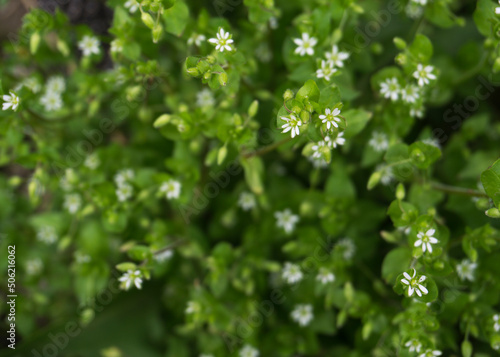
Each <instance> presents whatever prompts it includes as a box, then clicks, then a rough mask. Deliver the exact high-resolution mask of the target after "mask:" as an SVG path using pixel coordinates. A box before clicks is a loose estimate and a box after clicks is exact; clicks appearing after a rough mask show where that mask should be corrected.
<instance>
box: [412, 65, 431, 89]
mask: <svg viewBox="0 0 500 357" xmlns="http://www.w3.org/2000/svg"><path fill="white" fill-rule="evenodd" d="M433 70H434V67H432V66H425V67H424V65H422V64H419V65H418V66H417V70H416V71H415V72H413V77H415V78H416V79H417V80H418V85H419V86H420V87H423V86H424V85H426V84H429V80H430V79H436V76H435V75H434V74H433V73H432V71H433Z"/></svg>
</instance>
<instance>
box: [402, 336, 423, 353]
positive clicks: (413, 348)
mask: <svg viewBox="0 0 500 357" xmlns="http://www.w3.org/2000/svg"><path fill="white" fill-rule="evenodd" d="M405 347H408V349H409V350H410V352H420V349H421V348H422V344H421V343H420V341H419V340H417V339H416V338H412V339H411V340H409V341H408V342H406V343H405Z"/></svg>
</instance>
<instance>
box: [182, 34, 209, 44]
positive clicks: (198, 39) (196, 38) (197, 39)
mask: <svg viewBox="0 0 500 357" xmlns="http://www.w3.org/2000/svg"><path fill="white" fill-rule="evenodd" d="M206 39H207V38H206V37H205V36H204V35H200V34H197V33H193V34H192V35H191V37H189V38H188V41H187V43H188V45H189V46H192V45H193V44H194V45H196V46H197V47H200V46H201V44H202V42H203V41H205V40H206Z"/></svg>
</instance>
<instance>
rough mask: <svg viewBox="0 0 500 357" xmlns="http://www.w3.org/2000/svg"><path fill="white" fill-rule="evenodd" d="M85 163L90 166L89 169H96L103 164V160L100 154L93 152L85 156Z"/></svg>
mask: <svg viewBox="0 0 500 357" xmlns="http://www.w3.org/2000/svg"><path fill="white" fill-rule="evenodd" d="M83 164H84V165H85V166H86V167H88V168H89V169H91V170H95V169H97V168H98V167H99V165H100V164H101V160H99V155H97V153H92V154H90V155H89V156H87V157H86V158H85V161H84V163H83Z"/></svg>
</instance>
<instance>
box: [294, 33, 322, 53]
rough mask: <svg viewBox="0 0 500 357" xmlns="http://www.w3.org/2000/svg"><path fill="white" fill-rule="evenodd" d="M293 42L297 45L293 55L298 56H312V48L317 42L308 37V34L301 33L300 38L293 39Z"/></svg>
mask: <svg viewBox="0 0 500 357" xmlns="http://www.w3.org/2000/svg"><path fill="white" fill-rule="evenodd" d="M293 42H295V44H296V45H297V48H296V49H295V53H296V54H297V53H298V54H299V55H300V56H304V55H306V54H307V55H308V56H312V55H313V54H314V46H316V44H317V43H318V40H317V39H316V38H314V37H309V34H308V33H305V32H304V33H302V38H301V39H300V38H294V39H293Z"/></svg>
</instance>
